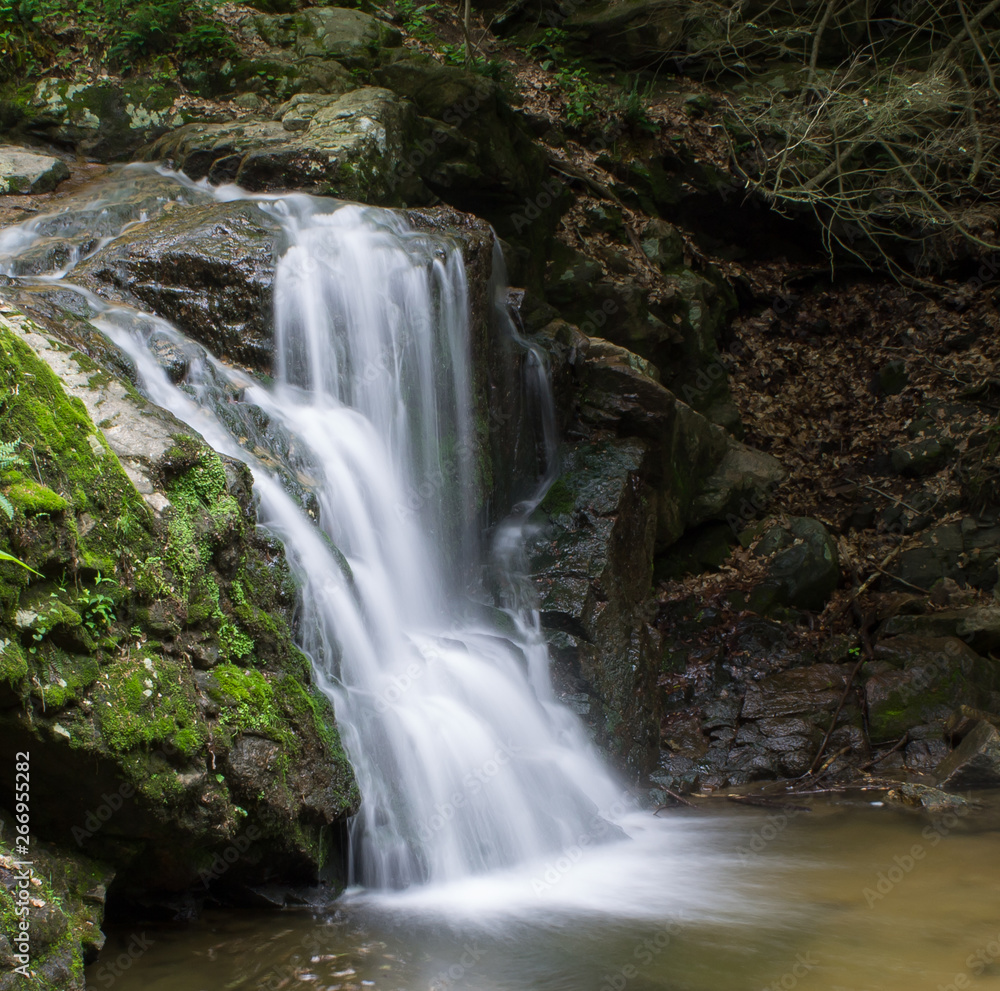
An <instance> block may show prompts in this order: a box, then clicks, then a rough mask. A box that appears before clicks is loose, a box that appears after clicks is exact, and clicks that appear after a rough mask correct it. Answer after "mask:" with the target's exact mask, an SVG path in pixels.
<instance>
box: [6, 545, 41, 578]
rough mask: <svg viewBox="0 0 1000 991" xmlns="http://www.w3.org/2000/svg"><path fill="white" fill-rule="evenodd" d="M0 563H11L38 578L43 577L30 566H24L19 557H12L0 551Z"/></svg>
mask: <svg viewBox="0 0 1000 991" xmlns="http://www.w3.org/2000/svg"><path fill="white" fill-rule="evenodd" d="M0 561H13V562H14V564H19V565H21V567H22V568H27V569H28V571H30V572H31V573H32V574H33V575H38V577H39V578H44V577H45V576H44V575H43V574H42V573H41V572H40V571H35V569H34V568H33V567H31V565H30V564H25V563H24V562H23V561H22V560H21V559H20V558H19V557H14V555H13V554H7V553H5V552H4V551H0Z"/></svg>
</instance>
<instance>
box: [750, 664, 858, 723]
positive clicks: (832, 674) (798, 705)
mask: <svg viewBox="0 0 1000 991" xmlns="http://www.w3.org/2000/svg"><path fill="white" fill-rule="evenodd" d="M850 671H851V669H850V667H849V666H848V665H845V664H813V665H810V666H809V667H804V668H793V669H792V670H790V671H781V672H779V673H778V674H773V675H771V676H769V677H767V678H764V679H762V680H761V681H757V682H753V683H751V684H750V685H748V686H747V692H746V695H745V696H744V697H743V708H742V709H741V711H740V718H741V719H744V720H746V719H774V718H777V717H785V716H796V715H802V714H811V713H815V712H823V711H832V710H833V709H835V708H836V707H837V704H838V703H839V702H840V699H841V697H842V696H843V694H844V688H845V686H846V685H847V678H848V676H849V675H850Z"/></svg>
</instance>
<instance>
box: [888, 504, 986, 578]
mask: <svg viewBox="0 0 1000 991" xmlns="http://www.w3.org/2000/svg"><path fill="white" fill-rule="evenodd" d="M998 560H1000V526H998V525H996V523H995V522H991V521H989V520H984V521H982V522H981V521H979V520H976V519H974V518H972V517H967V518H966V519H964V520H962V521H961V522H960V523H943V524H940V525H939V526H935V527H932V528H931V529H929V530H927V531H926V532H925V533H922V534H921V535H920V539H919V541H918V542H917V544H916V546H914V547H910V548H909V549H907V550H905V551H903V553H902V554H901V555H900V557H899V561H898V563H897V564H896V565H895V568H894V572H893V573H894V574H897V575H898V576H899V577H900V578H901V579H902V580H903V581H904V582H907V583H908V584H909V585H911V586H912V585H916V586H917V587H918V588H923V589H927V590H928V591H929V590H930V588H931V586H932V585H933V584H934V583H935V582H937V581H940V580H941V579H942V578H950V579H953V580H954V581H957V582H959V584H962V585H972V586H974V587H976V588H987V589H989V588H993V587H994V586H996V585H997V583H998V579H1000V572H998V571H997V562H998Z"/></svg>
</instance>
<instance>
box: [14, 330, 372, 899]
mask: <svg viewBox="0 0 1000 991" xmlns="http://www.w3.org/2000/svg"><path fill="white" fill-rule="evenodd" d="M46 319H47V318H46ZM109 367H110V366H108V367H104V368H99V367H98V366H96V365H95V363H94V362H93V361H92V360H91V359H89V358H87V357H86V356H84V355H82V354H80V353H79V352H77V351H76V350H75V349H74V348H73V347H72V346H69V345H66V344H63V343H61V342H60V340H59V338H58V337H57V336H56V335H55V332H54V329H53V328H52V327H48V326H47V325H46V324H45V323H44V322H39V323H35V322H32V321H30V320H27V319H25V318H24V317H23V316H22V315H20V314H16V313H14V312H12V311H11V310H7V311H6V312H5V313H4V314H3V315H2V316H0V386H2V387H4V388H5V390H6V392H5V401H4V404H3V409H2V414H0V439H3V440H7V441H11V440H15V439H20V441H21V443H22V445H23V447H24V448H25V449H28V448H29V447H30V449H31V451H32V455H33V456H32V459H31V471H32V474H35V475H36V478H40V481H34V480H31V479H30V477H29V475H28V474H27V465H25V466H24V468H23V470H22V469H15V470H13V472H10V473H8V475H7V476H5V484H6V489H7V491H8V493H10V494H12V495H13V497H14V498H12V503H13V505H14V518H13V520H11V521H9V522H7V521H6V520H5V519H4V518H0V536H2V538H3V539H4V540H5V541H6V546H9V547H10V548H11V550H12V551H13V552H14V553H16V554H17V555H18V556H20V557H21V558H22V559H23V560H24V561H25V562H26V563H28V564H29V565H30V566H31V567H32V568H34V569H35V571H37V572H39V574H33V573H32V572H29V571H28V570H26V569H25V568H23V567H20V566H19V565H17V564H15V563H11V562H3V563H0V604H2V610H0V645H2V650H0V747H2V748H3V750H4V752H5V753H6V752H10V753H15V752H18V751H21V750H28V751H30V752H31V755H32V771H33V772H34V773H33V775H32V781H33V783H34V782H35V780H36V778H37V782H38V783H37V785H34V784H33V790H32V823H33V827H34V828H35V829H37V830H38V832H39V833H40V834H41V835H43V836H45V837H47V838H50V839H53V840H55V841H58V842H61V843H63V844H66V845H72V846H73V847H74V848H82V849H83V850H84V851H86V852H88V853H89V854H91V855H95V856H98V857H99V858H100V859H103V860H105V861H107V862H108V863H110V864H112V865H113V866H114V867H115V868H116V869H117V870H118V871H119V879H118V882H117V886H118V890H120V891H121V892H122V897H130V896H131V895H133V894H136V893H137V892H139V891H148V890H150V889H168V890H178V889H183V888H184V887H186V886H188V885H191V884H193V883H196V882H198V881H199V879H201V878H202V871H203V869H204V865H205V863H206V862H211V860H212V858H213V856H215V855H216V854H217V853H218V852H219V851H220V850H222V849H224V848H225V846H226V844H228V843H230V842H232V841H233V838H234V837H235V836H237V835H242V831H244V830H246V831H249V830H250V828H251V827H253V829H254V830H255V833H254V836H255V838H256V839H255V845H254V846H253V848H252V849H250V848H249V847H248V848H247V851H246V856H245V857H244V858H243V860H242V861H241V863H240V866H239V867H238V868H234V869H233V870H232V871H231V873H230V875H229V876H230V879H231V880H235V879H237V878H239V879H240V880H241V883H260V882H261V881H263V880H265V879H268V878H270V877H271V876H272V875H273V872H282V871H285V872H287V873H288V874H289V875H290V876H294V877H295V878H299V879H303V880H309V879H310V877H312V878H315V877H316V876H317V874H318V872H319V870H320V868H321V866H322V865H323V864H324V863H325V862H326V861H327V860H328V859H329V858H330V850H331V844H330V842H329V836H328V835H327V834H328V831H329V829H330V827H331V825H332V824H334V823H339V822H341V821H342V820H343V819H344V818H345V817H346V816H348V815H350V814H351V813H352V812H353V810H354V809H355V808H356V807H357V803H358V794H357V786H356V784H355V782H354V780H353V776H352V772H351V769H350V765H349V764H348V762H347V759H346V757H345V756H344V753H343V749H342V748H341V746H340V743H339V739H338V736H337V732H336V727H335V725H334V722H333V714H332V711H331V710H330V707H329V704H328V703H325V700H323V699H322V698H320V697H319V696H317V694H316V693H315V689H314V688H313V687H312V686H311V685H310V672H309V665H308V662H307V661H306V659H305V658H304V657H303V656H302V654H301V653H300V652H299V651H298V650H297V649H296V648H295V645H294V641H293V636H292V626H291V623H292V617H293V611H294V607H295V588H294V584H293V582H292V580H291V576H290V574H289V571H288V567H287V564H286V563H285V560H284V556H283V553H282V549H281V547H280V545H278V544H277V543H276V542H275V541H273V540H271V539H268V538H265V537H264V536H262V535H261V534H260V533H259V532H258V530H257V527H256V518H255V514H254V508H253V489H252V479H251V476H250V474H249V470H248V469H247V468H246V466H245V465H243V464H242V463H238V462H234V461H231V460H229V459H224V458H222V457H220V456H219V455H218V454H216V453H215V452H214V451H212V450H211V448H209V447H208V446H207V445H206V444H205V442H204V441H203V440H202V439H201V438H200V437H198V436H197V435H195V434H193V433H191V432H190V431H189V430H188V429H187V428H186V427H184V426H183V425H182V424H180V423H179V422H178V421H176V420H175V419H174V418H173V417H171V416H170V415H169V414H167V413H165V412H163V411H162V410H157V409H156V408H155V407H152V406H150V405H149V404H148V403H146V402H145V400H143V399H141V397H139V396H138V395H137V394H136V393H135V392H134V390H132V389H131V387H130V386H129V385H127V384H126V383H122V382H120V381H119V380H118V379H117V378H116V377H115V376H114V375H113V374H112V372H111V371H110V370H109ZM57 371H58V375H57V374H56V372H57ZM90 410H93V411H94V413H95V415H103V419H102V424H103V428H102V429H98V428H97V427H96V426H95V425H94V420H93V419H92V417H91V413H90V412H89V411H90ZM125 466H127V468H128V472H127V473H126V470H125ZM137 485H138V486H139V487H140V488H141V489H142V492H140V491H139V490H138V489H137V488H136V486H137ZM18 486H20V488H18ZM43 506H44V507H47V508H44V509H43V508H42V507H43ZM213 665H217V666H218V667H219V669H220V670H222V671H224V672H227V673H229V672H235V671H240V672H241V674H240V675H239V677H240V678H243V679H245V681H246V682H247V683H248V684H252V685H253V686H255V688H257V689H259V692H258V695H260V698H258V697H257V696H254V700H253V702H254V706H253V711H254V712H255V713H257V715H258V716H259V715H260V713H261V712H263V711H265V710H266V713H267V718H266V720H265V722H263V723H262V722H261V721H260V720H259V719H243V720H242V721H241V718H230V717H229V716H227V715H226V714H227V713H229V711H230V708H229V707H227V706H223V705H221V704H220V702H219V701H218V700H217V699H215V698H214V697H212V695H211V694H210V693H208V692H206V690H205V685H204V684H203V679H204V678H205V677H206V676H207V673H206V672H204V671H203V670H199V669H204V668H206V667H211V666H213ZM244 671H246V672H248V673H247V674H242V672H244ZM223 680H224V678H223ZM230 680H231V681H232V679H230ZM265 686H266V688H267V691H268V693H269V694H268V695H267V698H266V700H265V699H264V695H263V694H262V693H263V691H264V688H265ZM263 701H266V703H267V704H266V706H265V705H264V704H263ZM240 703H246V698H243V699H242V700H238V703H237V706H236V709H235V713H236V714H237V716H240V717H241V716H242V715H245V714H246V711H247V710H243V712H242V713H241V710H240V708H239V705H240ZM257 703H261V704H260V705H257ZM265 723H266V725H265ZM261 730H266V732H267V738H268V739H269V740H271V741H272V742H273V743H274V744H275V746H277V747H278V748H279V750H280V755H279V758H280V759H279V763H278V764H277V765H275V764H274V763H273V761H270V762H269V763H268V764H267V765H266V767H265V768H264V769H263V770H260V769H258V770H260V773H257V774H254V773H253V772H254V767H255V765H254V763H253V760H252V759H251V758H252V755H253V753H254V752H255V751H254V750H253V746H252V745H251V744H249V743H248V742H247V741H248V740H250V739H256V738H258V734H259V732H260V731H261ZM248 748H249V749H248ZM230 752H233V753H236V754H237V755H239V754H242V755H244V756H243V758H242V759H240V760H237V759H236V758H234V759H233V761H229V754H230ZM248 754H249V756H247V755H248ZM230 763H232V764H233V767H234V768H236V767H237V765H238V767H239V771H238V773H237V771H236V770H233V771H232V773H230V772H229V771H228V768H229V766H230ZM214 767H218V768H219V770H217V771H216V770H214V769H213V768H214ZM275 768H277V770H275V773H270V772H269V771H268V769H272V770H273V769H275ZM223 769H227V770H226V772H225V773H224V770H223ZM265 771H268V773H264V772H265ZM12 773H13V772H12V770H11V768H10V767H8V768H6V769H2V770H0V782H2V783H3V785H4V786H5V787H12V784H13V782H12V778H11V777H10V776H11V774H12ZM227 774H228V775H229V776H228V777H227ZM251 786H252V787H251ZM116 796H117V797H116ZM108 803H112V804H113V805H114V808H113V810H112V811H113V815H109V817H108V818H107V819H106V821H105V819H103V818H101V817H100V816H98V814H97V811H96V810H100V809H103V808H104V805H106V804H108ZM95 816H97V818H94V817H95Z"/></svg>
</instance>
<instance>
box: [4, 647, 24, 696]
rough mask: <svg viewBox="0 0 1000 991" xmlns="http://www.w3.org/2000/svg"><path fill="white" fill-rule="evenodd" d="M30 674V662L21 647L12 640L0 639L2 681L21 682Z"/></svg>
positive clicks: (12, 683) (13, 683)
mask: <svg viewBox="0 0 1000 991" xmlns="http://www.w3.org/2000/svg"><path fill="white" fill-rule="evenodd" d="M27 675H28V662H27V660H26V658H25V655H24V651H23V650H22V649H21V647H20V646H19V645H18V644H16V643H14V642H12V641H11V640H0V682H6V683H7V684H10V685H16V684H19V683H20V682H21V681H23V680H24V678H26V677H27Z"/></svg>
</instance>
